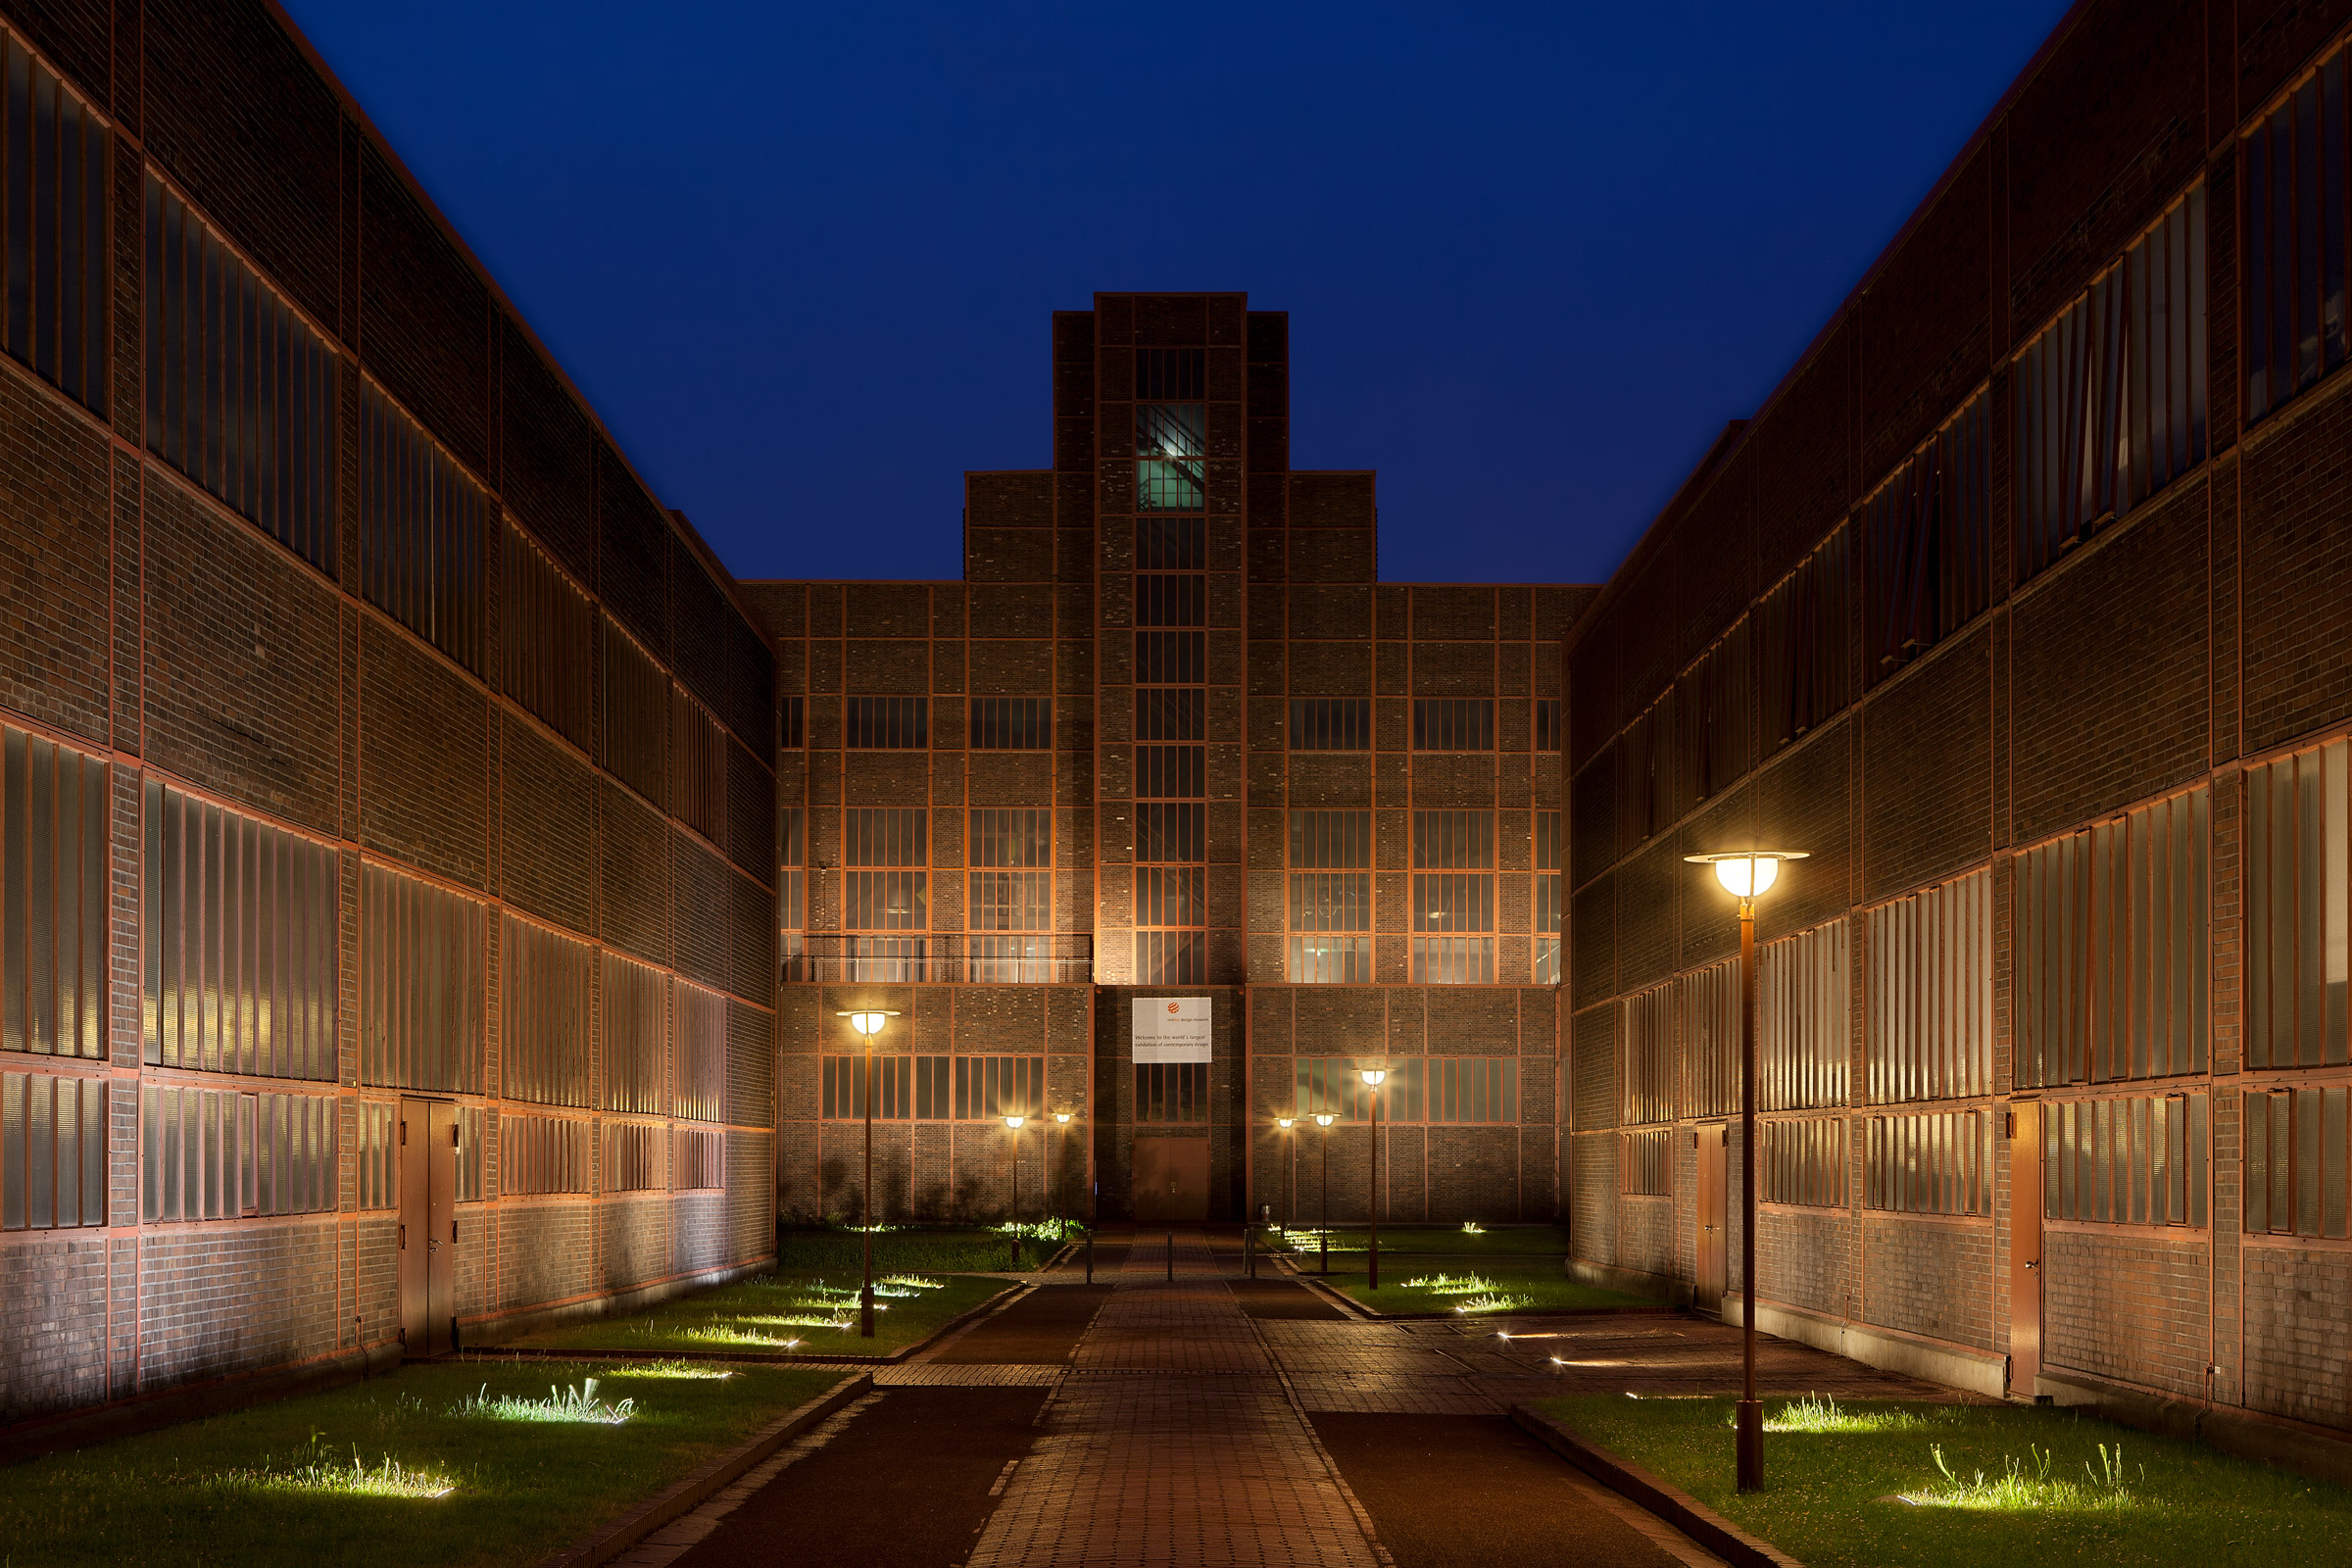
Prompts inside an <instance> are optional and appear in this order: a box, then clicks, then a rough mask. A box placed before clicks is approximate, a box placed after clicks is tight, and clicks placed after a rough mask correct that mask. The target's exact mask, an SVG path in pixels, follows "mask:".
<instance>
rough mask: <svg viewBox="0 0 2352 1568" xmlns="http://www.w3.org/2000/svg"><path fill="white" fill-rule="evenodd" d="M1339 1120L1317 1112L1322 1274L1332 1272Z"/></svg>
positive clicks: (1318, 1230) (1317, 1234)
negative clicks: (1334, 1129)
mask: <svg viewBox="0 0 2352 1568" xmlns="http://www.w3.org/2000/svg"><path fill="white" fill-rule="evenodd" d="M1336 1119H1337V1118H1336V1117H1334V1116H1333V1115H1332V1114H1331V1112H1329V1111H1327V1110H1318V1111H1316V1112H1315V1125H1316V1126H1318V1127H1320V1128H1322V1129H1323V1142H1322V1146H1321V1147H1322V1150H1323V1173H1322V1174H1321V1175H1320V1176H1318V1177H1316V1178H1315V1193H1316V1196H1317V1197H1318V1198H1320V1199H1321V1200H1322V1203H1323V1219H1322V1223H1321V1224H1319V1225H1318V1226H1317V1227H1316V1228H1315V1247H1316V1249H1317V1250H1319V1251H1320V1252H1321V1253H1322V1254H1323V1265H1322V1272H1323V1273H1326V1274H1328V1273H1330V1272H1331V1124H1332V1122H1333V1121H1335V1120H1336Z"/></svg>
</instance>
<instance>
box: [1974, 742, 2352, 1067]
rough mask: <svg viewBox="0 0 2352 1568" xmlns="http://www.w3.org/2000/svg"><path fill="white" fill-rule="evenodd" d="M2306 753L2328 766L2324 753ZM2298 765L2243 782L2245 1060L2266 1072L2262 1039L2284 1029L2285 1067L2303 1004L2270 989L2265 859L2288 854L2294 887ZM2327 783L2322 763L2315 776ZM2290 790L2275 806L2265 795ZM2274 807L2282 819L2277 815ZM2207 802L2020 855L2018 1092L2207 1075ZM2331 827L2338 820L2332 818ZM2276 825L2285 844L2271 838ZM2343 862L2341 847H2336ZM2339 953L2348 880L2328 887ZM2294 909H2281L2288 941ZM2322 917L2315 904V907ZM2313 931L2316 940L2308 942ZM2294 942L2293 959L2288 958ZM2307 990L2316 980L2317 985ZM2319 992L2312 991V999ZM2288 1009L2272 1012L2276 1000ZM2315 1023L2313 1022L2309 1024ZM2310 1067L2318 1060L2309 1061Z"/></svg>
mask: <svg viewBox="0 0 2352 1568" xmlns="http://www.w3.org/2000/svg"><path fill="white" fill-rule="evenodd" d="M2334 752H2335V754H2336V764H2335V765H2336V772H2335V774H2334V778H2335V783H2336V789H2337V794H2336V800H2337V802H2338V803H2339V804H2338V806H2337V810H2338V812H2339V813H2340V812H2341V810H2342V807H2341V804H2340V803H2341V802H2342V800H2343V794H2342V789H2343V774H2342V754H2343V748H2342V747H2341V746H2338V747H2336V748H2334ZM2308 756H2309V757H2310V758H2311V759H2312V760H2314V761H2316V762H2321V763H2323V764H2324V763H2325V757H2324V755H2323V754H2321V753H2311V754H2308ZM2301 772H2302V760H2301V759H2290V760H2287V761H2286V762H2283V763H2279V764H2278V766H2277V767H2276V768H2272V769H2265V768H2256V769H2254V770H2252V771H2251V772H2249V773H2248V774H2247V786H2246V787H2247V797H2248V806H2249V811H2248V818H2249V821H2248V833H2247V844H2248V851H2247V858H2248V860H2249V861H2250V862H2251V865H2250V870H2251V872H2252V875H2251V876H2250V878H2249V888H2250V891H2251V893H2252V897H2250V898H2249V900H2248V903H2247V911H2248V929H2247V938H2248V942H2247V951H2248V955H2249V962H2248V965H2247V968H2246V971H2245V972H2246V993H2247V1001H2248V1003H2249V1005H2250V1018H2251V1021H2252V1023H2253V1027H2252V1028H2251V1029H2250V1030H2249V1032H2248V1036H2247V1054H2248V1059H2249V1060H2250V1061H2252V1062H2254V1063H2255V1064H2257V1065H2259V1064H2261V1063H2262V1062H2263V1061H2264V1060H2265V1059H2266V1058H2265V1056H2264V1054H2263V1051H2264V1047H2265V1045H2266V1044H2267V1043H2268V1042H2269V1041H2270V1039H2271V1038H2272V1037H2271V1036H2270V1035H2268V1034H2267V1033H2266V1032H2265V1031H2266V1030H2267V1029H2268V1028H2269V1027H2270V1026H2272V1025H2273V1024H2275V1023H2276V1022H2277V1021H2278V1019H2279V1018H2280V1017H2284V1018H2285V1019H2286V1020H2288V1024H2287V1029H2286V1032H2285V1033H2284V1035H2283V1036H2281V1037H2279V1038H2280V1040H2281V1042H2282V1043H2283V1044H2284V1045H2285V1046H2286V1048H2287V1051H2288V1057H2287V1059H2289V1060H2292V1059H2293V1042H2294V1041H2295V1038H2296V1036H2295V1030H2294V1025H2293V1019H2294V1018H2295V1016H2296V1012H2297V1007H2296V1001H2295V997H2294V994H2293V991H2292V990H2291V988H2290V989H2288V990H2285V991H2280V990H2278V989H2275V988H2273V987H2272V986H2271V985H2270V984H2269V982H2270V981H2271V980H2272V979H2273V978H2274V976H2275V973H2276V972H2275V971H2274V970H2272V969H2270V968H2269V967H2267V959H2268V958H2269V957H2270V956H2272V955H2273V950H2272V949H2271V948H2270V946H2269V938H2270V936H2271V935H2272V927H2271V925H2270V919H2269V917H2270V915H2271V913H2272V912H2273V911H2272V908H2271V907H2270V906H2269V905H2268V904H2266V902H2265V899H2264V894H2265V893H2267V892H2270V891H2274V890H2275V889H2276V887H2277V886H2278V883H2277V882H2276V881H2275V880H2266V878H2267V877H2268V876H2269V875H2270V863H2269V862H2266V859H2265V856H2266V854H2268V853H2269V852H2271V851H2274V850H2279V849H2284V850H2286V851H2287V857H2288V858H2286V859H2285V860H2284V861H2282V862H2278V870H2279V871H2281V872H2282V873H2283V876H2284V881H2285V886H2287V887H2289V888H2292V887H2294V885H2295V873H2296V867H2295V865H2294V863H2293V860H2292V841H2293V839H2294V837H2295V833H2294V828H2295V825H2296V824H2298V823H2299V822H2301V821H2302V820H2303V818H2302V816H2301V812H2300V810H2299V809H2298V803H2297V799H2296V793H2297V785H2298V782H2299V778H2298V775H2299V774H2300V773H2301ZM2310 776H2311V778H2312V779H2314V780H2316V781H2318V782H2319V783H2321V785H2322V786H2323V788H2322V791H2321V796H2320V798H2315V799H2314V800H2312V801H2311V802H2310V803H2309V804H2310V805H2311V806H2313V807H2317V806H2318V805H2319V804H2320V799H2322V798H2324V796H2325V788H2324V786H2325V782H2326V776H2327V771H2326V767H2325V765H2322V766H2320V767H2318V768H2315V769H2313V770H2312V771H2311V774H2310ZM2274 784H2282V785H2284V786H2285V794H2284V797H2283V799H2280V798H2278V797H2277V796H2274V794H2273V793H2272V789H2271V786H2273V785H2274ZM2278 806H2282V807H2283V808H2284V814H2283V815H2280V814H2278V812H2275V811H2274V810H2273V808H2274V807H2278ZM2210 815H2211V791H2210V789H2208V788H2206V787H2203V786H2200V787H2199V788H2197V789H2194V790H2191V791H2189V792H2188V793H2187V794H2185V795H2177V796H2174V797H2173V798H2172V799H2170V800H2166V801H2159V802H2157V803H2155V804H2154V805H2152V806H2143V807H2141V808H2140V809H2137V810H2135V811H2131V812H2129V813H2127V814H2126V815H2124V816H2121V817H2118V818H2116V819H2114V820H2113V821H2108V822H2101V823H2099V824H2098V825H2097V826H2095V827H2091V828H2088V829H2085V830H2084V831H2082V832H2081V833H2070V834H2068V835H2067V836H2066V837H2065V838H2062V839H2057V840H2054V841H2053V842H2051V843H2048V844H2043V845H2039V846H2037V847H2035V848H2034V849H2031V850H2028V851H2026V852H2025V853H2024V854H2023V855H2020V856H2019V857H2018V858H2017V884H2016V885H2017V891H2016V895H2015V896H2016V900H2017V953H2016V958H2015V960H2014V961H2015V965H2016V988H2017V1002H2016V1007H2017V1021H2018V1041H2017V1081H2018V1083H2019V1084H2020V1085H2036V1084H2079V1083H2104V1082H2108V1081H2110V1080H2113V1079H2119V1078H2149V1077H2163V1076H2165V1075H2167V1074H2171V1073H2182V1072H2201V1071H2203V1070H2204V1067H2205V1036H2206V1023H2207V1013H2208V1010H2209V1002H2208V990H2209V984H2208V978H2207V973H2206V965H2207V958H2206V952H2207V931H2206V888H2205V877H2206V859H2207V848H2206V847H2207V844H2208V837H2207V835H2208V827H2209V819H2210ZM2336 820H2337V821H2338V822H2339V823H2340V822H2341V820H2342V818H2341V816H2340V814H2339V815H2338V817H2337V819H2336ZM2281 822H2282V823H2283V824H2284V825H2286V827H2287V829H2288V835H2287V841H2286V842H2285V843H2283V844H2282V843H2280V842H2279V841H2278V840H2277V839H2276V838H2275V837H2274V836H2273V834H2272V832H2271V829H2272V828H2273V826H2274V824H2277V823H2281ZM2335 842H2336V845H2337V851H2336V853H2337V856H2338V859H2339V863H2340V860H2341V857H2342V854H2343V850H2342V838H2341V834H2340V829H2339V833H2338V836H2337V839H2336V841H2335ZM2335 886H2336V892H2335V895H2334V897H2335V900H2336V904H2335V908H2336V911H2337V915H2338V924H2337V926H2336V931H2337V937H2336V942H2337V946H2336V948H2335V949H2334V950H2333V951H2334V952H2336V953H2337V954H2338V955H2340V954H2341V953H2342V951H2343V948H2342V942H2343V937H2342V929H2343V928H2342V925H2341V908H2342V900H2343V891H2342V890H2343V882H2342V880H2341V878H2340V874H2339V878H2338V880H2337V882H2336V884H2335ZM2297 907H2298V906H2297V904H2296V903H2295V902H2294V901H2293V900H2291V899H2290V901H2289V902H2288V903H2287V904H2286V906H2285V907H2284V912H2285V913H2286V915H2287V917H2288V924H2287V925H2286V927H2285V928H2284V929H2285V930H2286V931H2287V932H2289V933H2291V932H2292V931H2293V930H2294V914H2295V911H2296V909H2297ZM2315 907H2317V906H2315ZM2315 934H2316V933H2315ZM2293 951H2294V950H2293V947H2292V939H2291V936H2290V945H2289V948H2288V952H2290V953H2291V952H2293ZM2342 972H2343V971H2342V965H2341V961H2340V958H2339V961H2338V964H2337V967H2336V969H2335V971H2334V973H2335V975H2336V977H2337V978H2336V980H2335V983H2334V995H2335V997H2336V998H2337V999H2338V1000H2337V1002H2336V1008H2337V1011H2336V1018H2337V1035H2338V1039H2339V1044H2338V1047H2337V1052H2336V1055H2335V1057H2334V1058H2333V1059H2335V1060H2337V1061H2341V1060H2343V1059H2344V1058H2343V1052H2342V1046H2341V1044H2340V1040H2341V1036H2342V1033H2343V1030H2342V1002H2341V998H2342V995H2343V985H2342V978H2341V977H2342ZM2313 978H2314V980H2315V981H2316V980H2317V976H2316V975H2315V976H2314V977H2313ZM2317 995H2318V993H2317V992H2315V999H2316V998H2317ZM2280 1000H2283V1002H2284V1010H2283V1012H2280V1011H2279V1009H2278V1007H2276V1006H2275V1005H2274V1003H2276V1002H2278V1001H2280ZM2318 1016H2319V1014H2315V1015H2314V1020H2315V1021H2317V1018H2318ZM2315 1059H2316V1057H2315Z"/></svg>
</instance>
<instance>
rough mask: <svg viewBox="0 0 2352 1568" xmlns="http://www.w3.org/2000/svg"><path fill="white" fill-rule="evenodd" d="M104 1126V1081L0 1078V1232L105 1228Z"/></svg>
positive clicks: (33, 1076) (17, 1074)
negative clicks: (100, 1226)
mask: <svg viewBox="0 0 2352 1568" xmlns="http://www.w3.org/2000/svg"><path fill="white" fill-rule="evenodd" d="M155 1092H156V1091H154V1090H149V1091H148V1093H150V1094H154V1093H155ZM224 1098H227V1097H224ZM271 1098H272V1099H275V1098H278V1097H276V1096H272V1097H271ZM106 1121H107V1118H106V1080H104V1079H103V1078H65V1077H51V1076H49V1075H48V1074H45V1073H23V1072H10V1073H0V1229H6V1230H12V1231H17V1230H36V1231H45V1230H63V1229H67V1228H70V1227H76V1226H82V1225H104V1224H105V1223H106Z"/></svg>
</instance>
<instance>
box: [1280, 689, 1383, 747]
mask: <svg viewBox="0 0 2352 1568" xmlns="http://www.w3.org/2000/svg"><path fill="white" fill-rule="evenodd" d="M1371 749H1372V699H1371V698H1369V697H1294V698H1292V699H1291V750H1292V751H1294V752H1368V751H1370V750H1371Z"/></svg>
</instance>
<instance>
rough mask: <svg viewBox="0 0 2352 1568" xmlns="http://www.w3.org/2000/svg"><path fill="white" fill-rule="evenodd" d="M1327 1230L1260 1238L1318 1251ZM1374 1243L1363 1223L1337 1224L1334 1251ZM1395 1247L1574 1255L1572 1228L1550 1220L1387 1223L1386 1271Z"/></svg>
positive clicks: (1280, 1248) (1274, 1230) (1482, 1254)
mask: <svg viewBox="0 0 2352 1568" xmlns="http://www.w3.org/2000/svg"><path fill="white" fill-rule="evenodd" d="M1321 1234H1322V1233H1321V1232H1319V1231H1317V1230H1316V1229H1315V1228H1314V1227H1313V1226H1311V1225H1295V1226H1293V1227H1291V1229H1290V1230H1289V1231H1288V1232H1287V1233H1286V1232H1285V1231H1283V1229H1282V1228H1281V1227H1280V1226H1272V1225H1269V1226H1264V1227H1261V1228H1260V1229H1259V1231H1258V1233H1257V1242H1258V1245H1259V1246H1260V1247H1263V1248H1266V1249H1267V1250H1270V1251H1277V1252H1284V1251H1287V1252H1293V1253H1297V1254H1299V1255H1300V1256H1301V1257H1312V1256H1314V1255H1315V1254H1316V1251H1317V1248H1316V1242H1317V1239H1318V1238H1319V1237H1320V1236H1321ZM1370 1247H1371V1236H1370V1233H1369V1232H1367V1231H1365V1230H1364V1229H1363V1227H1361V1226H1349V1227H1348V1228H1346V1229H1341V1228H1338V1227H1334V1228H1333V1230H1332V1233H1331V1254H1332V1256H1334V1257H1337V1256H1339V1255H1340V1254H1341V1253H1342V1252H1349V1253H1362V1252H1364V1251H1366V1250H1369V1249H1370ZM1391 1252H1399V1253H1402V1252H1416V1253H1419V1252H1429V1253H1444V1254H1445V1255H1446V1256H1448V1257H1454V1256H1461V1257H1479V1258H1487V1257H1553V1258H1560V1257H1566V1256H1567V1255H1568V1233H1567V1232H1565V1231H1562V1230H1559V1229H1556V1228H1555V1227H1553V1226H1549V1225H1513V1226H1511V1227H1509V1228H1508V1229H1502V1228H1495V1229H1489V1230H1480V1231H1465V1230H1463V1229H1462V1228H1461V1227H1460V1226H1459V1225H1395V1226H1391V1225H1383V1226H1382V1227H1381V1228H1380V1260H1381V1269H1382V1272H1383V1273H1386V1272H1387V1269H1388V1260H1389V1254H1390V1253H1391ZM1413 1261H1415V1262H1418V1261H1419V1259H1418V1258H1415V1259H1414V1260H1413Z"/></svg>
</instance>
